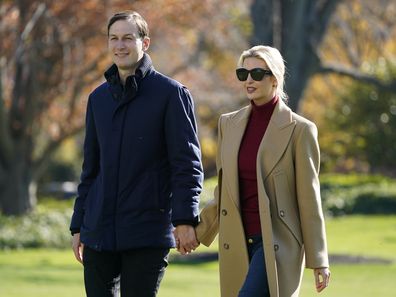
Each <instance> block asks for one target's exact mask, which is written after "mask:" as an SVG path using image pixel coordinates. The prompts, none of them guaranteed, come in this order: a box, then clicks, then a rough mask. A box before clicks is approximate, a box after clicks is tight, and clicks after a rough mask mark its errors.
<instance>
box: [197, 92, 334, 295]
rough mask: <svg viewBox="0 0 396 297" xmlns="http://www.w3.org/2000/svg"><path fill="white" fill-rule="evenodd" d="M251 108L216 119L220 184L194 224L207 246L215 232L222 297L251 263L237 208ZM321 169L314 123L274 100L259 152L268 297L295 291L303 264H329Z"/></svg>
mask: <svg viewBox="0 0 396 297" xmlns="http://www.w3.org/2000/svg"><path fill="white" fill-rule="evenodd" d="M250 111H251V107H250V106H247V107H245V108H242V109H241V110H238V111H236V112H233V113H229V114H225V115H222V116H221V117H220V119H219V134H218V137H219V146H218V155H217V173H218V185H217V188H216V190H215V198H214V199H213V200H211V201H210V202H209V203H208V204H207V205H206V206H205V208H204V209H203V210H202V212H201V214H200V223H199V225H198V226H197V228H196V232H197V236H198V240H199V241H200V242H201V243H202V244H204V245H206V246H209V245H210V244H211V243H212V242H213V240H214V238H215V237H216V235H217V233H219V265H220V285H221V296H222V297H237V296H238V292H239V290H240V288H241V287H242V284H243V282H244V280H245V277H246V274H247V271H248V267H249V258H248V251H247V247H246V238H245V233H244V228H243V223H242V219H241V215H240V202H239V186H238V185H239V181H238V151H239V147H240V143H241V140H242V137H243V134H244V131H245V128H246V125H247V122H248V120H249V115H250ZM318 174H319V146H318V142H317V129H316V126H315V125H314V124H313V123H312V122H310V121H308V120H306V119H304V118H303V117H301V116H298V115H297V114H295V113H293V112H292V111H291V110H290V108H289V107H287V106H286V104H285V103H283V102H282V100H279V101H278V103H277V105H276V107H275V110H274V112H273V115H272V117H271V120H270V122H269V125H268V128H267V131H266V133H265V135H264V137H263V140H262V141H261V144H260V147H259V151H258V155H257V187H258V199H259V209H260V220H261V231H262V237H263V247H264V256H265V265H266V270H267V275H268V284H269V288H270V295H271V297H290V296H293V297H294V296H298V294H299V289H300V284H301V279H302V275H303V269H304V263H305V267H307V268H319V267H328V266H329V263H328V255H327V244H326V233H325V224H324V218H323V212H322V206H321V198H320V187H319V179H318ZM304 255H305V259H304ZM263 265H264V259H263Z"/></svg>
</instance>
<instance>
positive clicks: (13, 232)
mask: <svg viewBox="0 0 396 297" xmlns="http://www.w3.org/2000/svg"><path fill="white" fill-rule="evenodd" d="M71 214H72V209H71V207H70V208H69V209H62V208H59V209H55V208H53V207H46V206H45V205H38V206H37V208H36V209H35V210H34V211H33V212H32V213H30V214H28V215H26V216H23V217H4V216H0V249H17V248H39V247H40V248H42V247H45V248H67V247H70V242H71V235H70V232H69V231H68V229H69V223H70V218H71Z"/></svg>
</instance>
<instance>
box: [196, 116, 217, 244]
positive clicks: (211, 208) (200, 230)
mask: <svg viewBox="0 0 396 297" xmlns="http://www.w3.org/2000/svg"><path fill="white" fill-rule="evenodd" d="M222 119H223V117H222V116H221V117H220V119H219V123H218V133H217V156H216V167H217V186H216V188H215V190H214V198H213V199H212V200H210V201H209V202H208V203H207V204H206V205H205V207H204V208H203V209H202V211H201V213H200V221H199V224H198V226H197V227H196V228H195V231H196V233H197V238H198V241H199V242H201V243H202V244H204V245H205V246H209V245H210V244H211V243H212V242H213V240H214V239H215V237H216V235H217V233H218V232H219V212H220V201H221V184H222V175H223V170H222V165H221V157H220V151H221V142H222Z"/></svg>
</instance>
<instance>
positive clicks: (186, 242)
mask: <svg viewBox="0 0 396 297" xmlns="http://www.w3.org/2000/svg"><path fill="white" fill-rule="evenodd" d="M173 235H174V237H175V240H176V248H177V250H178V252H179V253H181V254H182V255H187V254H189V253H191V252H192V251H194V250H195V249H196V248H197V247H198V246H199V242H198V240H197V236H196V234H195V229H194V227H193V226H190V225H179V226H177V227H176V228H175V230H174V231H173Z"/></svg>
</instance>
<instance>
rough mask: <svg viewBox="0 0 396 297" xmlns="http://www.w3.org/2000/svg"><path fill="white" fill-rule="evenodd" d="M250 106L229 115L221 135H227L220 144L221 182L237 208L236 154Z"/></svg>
mask: <svg viewBox="0 0 396 297" xmlns="http://www.w3.org/2000/svg"><path fill="white" fill-rule="evenodd" d="M250 112H251V106H247V107H244V108H242V109H241V110H239V111H238V112H236V113H235V114H233V115H231V116H230V118H229V125H227V126H226V127H224V131H223V133H226V134H227V135H226V136H225V137H223V144H222V153H221V158H222V166H223V175H224V178H223V181H224V182H225V184H226V186H227V188H228V190H229V192H230V196H231V198H232V200H233V202H234V204H235V205H236V207H237V208H239V204H240V202H239V174H238V153H239V147H240V146H241V141H242V138H243V135H244V133H245V129H246V125H247V123H248V120H249V115H250Z"/></svg>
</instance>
